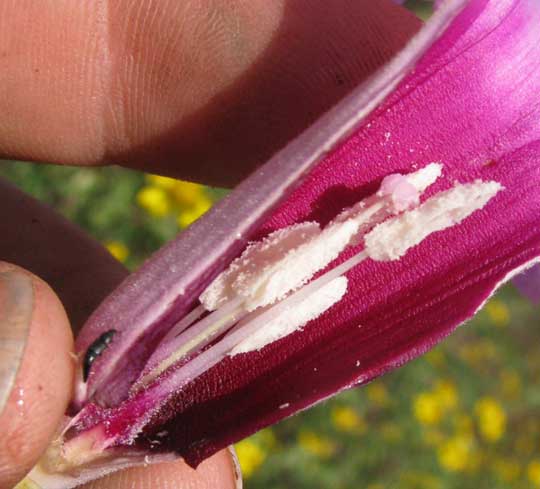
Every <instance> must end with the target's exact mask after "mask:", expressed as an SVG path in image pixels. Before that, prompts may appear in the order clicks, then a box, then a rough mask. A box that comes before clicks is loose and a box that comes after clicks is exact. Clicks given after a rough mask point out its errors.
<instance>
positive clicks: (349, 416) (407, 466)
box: [0, 0, 540, 489]
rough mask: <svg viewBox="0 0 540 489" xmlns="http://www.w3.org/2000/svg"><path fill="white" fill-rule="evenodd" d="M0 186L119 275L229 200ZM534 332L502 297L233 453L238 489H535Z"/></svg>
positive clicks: (25, 170) (78, 182)
mask: <svg viewBox="0 0 540 489" xmlns="http://www.w3.org/2000/svg"><path fill="white" fill-rule="evenodd" d="M406 6H407V7H409V8H412V9H414V10H415V11H416V12H417V13H418V14H419V15H420V16H422V17H423V18H427V17H428V16H429V14H430V3H429V2H424V1H421V0H420V1H416V2H411V1H410V2H407V3H406ZM0 177H4V178H7V179H8V180H10V181H12V182H13V183H15V184H16V185H17V186H19V187H20V188H22V189H23V190H25V191H26V192H28V193H30V194H32V195H34V196H35V197H37V198H38V199H40V200H43V201H45V202H47V203H49V204H51V205H52V206H53V207H54V208H56V209H57V210H58V211H59V212H61V213H62V214H63V215H64V216H66V217H67V218H68V219H70V220H72V221H74V222H76V223H77V224H79V225H80V226H81V227H82V228H84V229H85V230H86V231H87V232H89V233H90V234H91V235H93V236H94V237H95V238H97V239H98V240H100V241H101V242H102V243H103V244H104V245H105V246H106V247H107V248H108V249H109V251H110V253H111V254H112V255H114V256H115V257H116V258H117V259H118V260H120V261H121V262H123V263H124V264H125V265H126V266H127V267H128V268H129V269H134V268H136V267H137V266H138V265H139V264H140V263H141V261H142V260H144V259H145V258H146V257H148V256H149V255H150V254H151V253H152V252H153V251H155V250H156V249H158V248H159V247H160V246H161V245H163V244H164V243H165V242H166V241H168V240H170V239H172V238H173V237H174V236H175V235H176V234H177V233H178V232H179V231H181V230H182V229H183V228H185V227H187V226H189V224H191V223H192V222H193V221H194V220H196V219H197V218H199V217H200V216H201V215H202V214H204V213H205V212H206V211H207V210H208V209H209V208H210V207H211V206H212V204H213V203H214V202H216V201H217V200H219V199H220V198H222V197H223V196H224V195H225V194H226V190H223V189H214V188H208V187H203V186H200V185H196V184H192V183H187V182H180V181H175V180H171V179H168V178H163V177H159V176H155V175H145V174H142V173H139V172H134V171H129V170H124V169H119V168H99V169H72V168H65V167H57V166H45V165H43V166H40V165H31V164H27V163H22V162H1V164H0ZM539 323H540V321H539V319H538V309H536V310H535V308H534V307H533V306H532V305H530V304H529V303H528V302H527V301H526V300H524V299H523V298H521V297H520V296H519V294H518V293H517V292H516V291H515V290H514V289H513V288H512V287H511V286H507V287H506V288H504V289H503V290H501V291H500V292H499V293H498V294H497V296H496V297H494V298H492V299H491V301H490V302H489V303H488V304H487V306H486V307H485V309H484V310H483V311H482V312H481V313H480V314H478V316H477V317H476V318H475V319H474V320H472V321H470V322H469V323H468V324H467V325H465V326H464V327H461V328H459V329H458V331H457V332H456V333H455V334H454V335H452V337H451V338H450V339H448V340H447V341H445V342H444V344H442V345H440V346H439V347H437V348H435V349H434V350H432V351H431V352H430V353H428V354H427V355H425V356H424V357H422V358H420V359H418V360H416V361H413V362H411V363H409V364H408V365H407V366H405V367H403V368H402V369H400V370H398V371H396V372H394V373H392V374H389V375H387V376H385V377H384V378H383V379H380V380H377V381H375V382H373V383H372V384H370V385H368V386H366V387H364V388H360V389H355V390H351V391H348V392H345V393H343V394H341V395H339V396H337V397H335V398H334V399H332V400H330V401H327V402H325V403H324V404H322V405H319V406H317V407H315V408H312V409H310V410H309V411H307V412H304V413H301V414H299V415H297V416H295V417H293V418H291V419H288V420H286V421H283V422H281V423H280V424H278V425H277V426H274V427H272V428H269V429H266V430H263V431H262V432H260V433H258V434H256V435H254V436H252V437H251V438H248V439H246V440H244V441H242V442H240V443H238V444H237V447H236V448H237V452H238V455H239V458H240V462H241V465H242V469H243V472H244V477H245V480H246V488H247V489H288V488H295V489H304V488H305V489H307V488H309V489H318V488H320V489H323V488H324V489H329V488H331V489H359V488H365V489H386V488H403V489H408V488H410V489H447V488H448V489H450V488H456V489H457V488H460V489H461V488H479V489H480V488H493V489H497V488H508V487H511V488H517V489H519V488H529V487H540V416H539V414H540V384H539V380H540V355H538V351H537V350H538V346H537V345H538V344H537V341H538V338H539V335H538V330H536V328H538V326H539Z"/></svg>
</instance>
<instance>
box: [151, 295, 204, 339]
mask: <svg viewBox="0 0 540 489" xmlns="http://www.w3.org/2000/svg"><path fill="white" fill-rule="evenodd" d="M205 312H206V309H205V307H204V306H203V305H202V304H201V305H199V306H197V307H196V308H195V309H193V311H191V312H190V313H189V314H188V315H187V316H184V318H182V319H181V320H180V321H178V322H177V323H176V324H175V325H174V326H173V327H172V329H171V330H170V331H169V332H168V333H167V335H166V336H165V337H164V338H163V340H162V342H165V341H169V340H172V339H173V338H174V337H176V336H178V335H179V334H180V333H182V332H183V331H184V330H185V329H186V328H187V327H188V326H191V325H192V324H193V323H194V322H195V321H196V320H197V319H199V318H200V317H201V316H202V315H203V314H204V313H205Z"/></svg>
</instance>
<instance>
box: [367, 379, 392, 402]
mask: <svg viewBox="0 0 540 489" xmlns="http://www.w3.org/2000/svg"><path fill="white" fill-rule="evenodd" d="M366 395H367V398H368V400H369V401H371V402H372V403H373V404H375V405H377V406H381V407H384V406H387V405H388V404H389V403H390V396H389V395H388V391H387V390H386V387H385V386H384V384H383V383H382V382H380V381H376V382H373V383H372V384H369V385H368V386H367V387H366Z"/></svg>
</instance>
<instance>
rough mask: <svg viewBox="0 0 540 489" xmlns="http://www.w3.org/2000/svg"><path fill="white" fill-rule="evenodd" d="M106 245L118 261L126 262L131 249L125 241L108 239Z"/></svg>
mask: <svg viewBox="0 0 540 489" xmlns="http://www.w3.org/2000/svg"><path fill="white" fill-rule="evenodd" d="M105 247H106V248H107V249H108V250H109V253H110V254H111V255H112V256H114V257H115V258H116V259H117V260H118V261H120V262H122V263H123V262H125V261H126V258H127V257H128V256H129V250H128V249H127V246H126V245H125V244H124V243H121V242H120V241H108V242H107V243H105Z"/></svg>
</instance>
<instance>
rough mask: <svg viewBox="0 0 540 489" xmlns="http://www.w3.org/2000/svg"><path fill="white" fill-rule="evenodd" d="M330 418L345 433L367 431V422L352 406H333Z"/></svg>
mask: <svg viewBox="0 0 540 489" xmlns="http://www.w3.org/2000/svg"><path fill="white" fill-rule="evenodd" d="M330 418H331V420H332V423H333V424H334V426H335V427H336V428H337V429H338V430H339V431H343V432H345V433H365V431H366V422H365V421H364V420H363V419H362V418H361V417H360V416H359V415H358V413H357V412H356V411H355V410H354V409H353V408H351V407H348V406H337V407H335V408H333V409H332V411H331V413H330Z"/></svg>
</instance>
